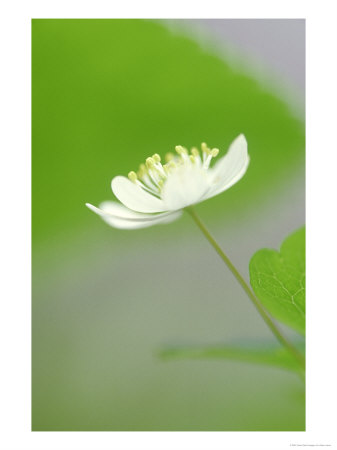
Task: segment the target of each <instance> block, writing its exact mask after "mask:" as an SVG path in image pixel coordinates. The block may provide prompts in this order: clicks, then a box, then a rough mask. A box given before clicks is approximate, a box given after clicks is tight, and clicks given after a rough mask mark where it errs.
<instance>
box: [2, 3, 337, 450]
mask: <svg viewBox="0 0 337 450" xmlns="http://www.w3.org/2000/svg"><path fill="white" fill-rule="evenodd" d="M219 3H220V2H215V1H210V0H208V1H207V2H203V3H199V4H197V3H196V2H193V3H192V2H187V1H182V0H178V1H173V0H171V1H170V2H169V3H168V2H167V4H166V5H163V4H162V3H161V2H154V1H153V2H149V1H147V2H144V1H142V2H140V1H138V2H137V1H134V2H130V1H128V2H127V1H124V2H123V5H122V4H121V3H119V5H118V6H117V5H115V4H112V2H111V1H98V0H96V1H95V2H93V1H85V0H83V1H81V2H80V1H78V2H75V1H70V0H59V1H57V2H52V1H30V2H29V1H22V2H15V1H13V2H6V4H5V2H3V5H5V6H2V7H1V8H2V11H1V15H0V17H1V28H0V32H1V40H0V42H1V45H2V51H1V62H2V70H1V78H2V79H1V83H0V86H1V99H2V100H1V118H2V120H1V124H2V125H4V127H3V130H2V133H1V138H2V139H1V140H2V148H1V152H2V153H1V155H2V158H1V162H2V164H1V177H0V178H1V180H0V181H1V194H4V195H3V197H4V198H3V200H2V204H3V205H4V204H6V209H2V211H3V216H2V220H1V234H0V236H1V257H2V258H1V259H2V262H3V266H2V273H3V272H4V270H6V276H5V277H4V279H3V281H2V284H1V288H2V289H1V291H2V292H1V293H2V295H1V298H2V301H1V315H0V320H1V324H0V333H1V335H0V342H1V353H0V354H1V360H0V361H1V363H2V370H1V383H0V389H1V403H0V404H1V417H0V427H1V429H2V430H1V434H0V447H1V448H3V449H4V450H12V449H13V450H14V449H15V450H28V449H29V450H30V449H31V450H39V449H41V450H42V449H43V450H52V449H55V450H56V449H57V450H59V449H61V448H62V449H81V450H86V449H90V450H92V449H97V450H105V449H109V450H110V449H112V448H114V449H115V448H116V449H127V450H128V449H131V448H132V449H133V448H137V449H143V448H144V449H145V448H146V449H147V450H151V449H156V450H157V449H162V450H166V449H170V450H171V449H173V448H175V449H182V448H184V449H186V448H187V449H189V448H193V449H205V448H207V449H208V448H210V449H212V450H213V449H214V450H216V449H229V450H236V449H240V450H243V449H259V450H263V449H266V450H271V449H273V450H278V449H280V450H281V449H288V448H289V446H290V444H300V445H301V444H306V445H309V446H311V445H314V444H316V445H317V444H331V445H332V448H333V447H335V446H336V433H335V431H334V429H335V423H336V422H337V421H336V419H337V415H336V404H337V402H336V400H337V397H336V379H337V371H336V357H335V355H336V351H335V343H336V342H337V340H336V287H335V278H336V273H337V272H336V254H337V245H336V244H337V240H336V230H337V220H336V218H337V214H336V206H335V205H336V193H337V186H336V180H337V176H336V169H337V161H336V159H337V158H336V138H335V135H336V132H335V129H336V123H337V121H336V119H337V113H336V109H337V102H336V101H337V95H336V94H337V92H336V81H337V64H336V55H337V31H336V30H337V23H336V17H337V7H336V6H337V3H336V2H335V1H334V0H331V1H330V0H320V1H319V2H310V1H308V0H303V1H299V0H297V1H296V0H282V1H279V2H276V1H273V2H271V1H270V0H266V1H253V0H246V1H243V0H236V1H226V2H223V5H222V6H221V7H220V6H219ZM32 17H36V18H37V17H48V18H51V17H55V18H61V17H64V18H67V17H87V18H94V17H134V18H141V17H147V18H149V17H153V18H157V17H161V18H177V17H181V18H306V19H307V179H308V185H307V223H308V228H307V240H308V246H307V249H308V257H307V262H308V267H307V279H308V281H307V287H308V295H307V302H308V326H307V330H308V338H307V344H308V376H307V431H306V432H302V433H297V432H295V433H294V432H293V433H288V432H282V433H278V432H275V433H269V432H268V433H261V432H255V433H252V432H245V433H241V432H224V433H219V432H218V433H210V432H198V433H192V432H185V433H172V432H162V433H157V432H143V433H138V432H133V433H122V432H119V433H118V432H117V433H113V432H95V433H91V432H73V433H72V432H70V433H69V432H68V433H64V432H49V433H42V432H35V433H32V432H31V431H30V320H29V318H30V273H29V267H30V239H29V237H30V236H29V235H30V229H29V228H30V225H29V218H30V198H29V197H30V170H29V169H30V144H29V143H30V19H31V18H32ZM331 138H332V139H331ZM8 187H9V188H8ZM8 192H9V193H10V194H11V197H10V198H9V197H8V195H7V193H8ZM7 269H14V270H9V271H8V270H7ZM18 273H19V274H20V275H19V276H18ZM328 343H330V345H329V344H328ZM321 349H325V350H321Z"/></svg>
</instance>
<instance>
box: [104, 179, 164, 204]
mask: <svg viewBox="0 0 337 450" xmlns="http://www.w3.org/2000/svg"><path fill="white" fill-rule="evenodd" d="M111 188H112V192H113V193H114V194H115V196H116V197H117V198H118V200H119V201H120V202H122V203H123V204H124V205H125V206H126V207H127V208H130V209H132V210H133V211H138V212H142V213H155V212H162V211H165V208H164V204H163V202H162V200H160V199H158V198H157V197H155V196H154V195H151V194H148V193H147V192H145V191H144V190H143V189H142V188H141V187H139V186H137V185H136V184H134V183H132V181H130V180H129V179H128V178H126V177H121V176H118V177H115V178H114V179H113V180H112V182H111Z"/></svg>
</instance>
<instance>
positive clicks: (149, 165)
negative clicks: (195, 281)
mask: <svg viewBox="0 0 337 450" xmlns="http://www.w3.org/2000/svg"><path fill="white" fill-rule="evenodd" d="M154 164H155V162H154V159H153V158H151V156H150V157H149V158H146V167H147V168H148V169H151V168H152V167H153V166H154Z"/></svg>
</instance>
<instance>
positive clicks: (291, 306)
mask: <svg viewBox="0 0 337 450" xmlns="http://www.w3.org/2000/svg"><path fill="white" fill-rule="evenodd" d="M249 272H250V283H251V285H252V287H253V289H254V291H255V293H256V295H257V296H258V298H259V299H260V300H261V302H262V303H263V305H264V306H265V308H266V309H267V310H268V311H269V312H270V313H271V315H272V316H274V317H275V318H276V319H277V320H279V321H281V322H283V323H285V324H286V325H288V326H290V327H292V328H294V329H295V330H296V331H298V332H300V333H302V334H304V333H305V228H304V227H303V228H301V229H299V230H297V231H296V232H294V233H293V234H291V235H290V236H288V237H287V239H286V240H285V241H284V242H283V244H282V246H281V250H280V252H277V251H276V250H270V249H262V250H259V251H258V252H257V253H255V255H254V256H253V257H252V259H251V260H250V264H249Z"/></svg>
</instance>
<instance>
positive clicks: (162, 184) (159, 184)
mask: <svg viewBox="0 0 337 450" xmlns="http://www.w3.org/2000/svg"><path fill="white" fill-rule="evenodd" d="M157 184H158V186H159V187H160V188H162V187H163V186H164V180H159V181H158V183H157Z"/></svg>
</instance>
